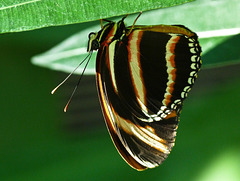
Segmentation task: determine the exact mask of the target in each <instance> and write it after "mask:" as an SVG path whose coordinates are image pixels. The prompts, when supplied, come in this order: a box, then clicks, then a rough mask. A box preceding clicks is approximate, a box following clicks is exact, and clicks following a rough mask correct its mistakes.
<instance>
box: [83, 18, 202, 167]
mask: <svg viewBox="0 0 240 181" xmlns="http://www.w3.org/2000/svg"><path fill="white" fill-rule="evenodd" d="M123 20H124V18H123V19H122V20H121V21H119V22H117V23H114V22H109V23H108V24H106V25H105V26H104V27H103V28H102V29H101V30H100V31H99V32H98V33H91V34H90V35H89V44H88V51H93V50H98V54H97V62H96V80H97V88H98V94H99V98H100V103H101V107H102V111H103V114H104V117H105V121H106V125H107V127H108V130H109V132H110V135H111V137H112V140H113V142H114V144H115V146H116V148H117V150H118V151H119V153H120V155H121V156H122V157H123V158H124V160H125V161H126V162H127V163H128V164H129V165H130V166H132V167H133V168H135V169H137V170H144V169H146V168H154V167H156V166H158V165H159V164H161V163H162V162H163V161H164V160H165V159H166V158H167V156H168V155H169V153H170V151H171V149H172V147H173V146H174V143H175V136H176V130H177V127H178V122H179V116H180V112H181V109H182V104H183V100H184V99H185V98H186V97H187V94H188V92H189V91H190V89H191V88H192V85H193V84H194V81H195V79H196V77H197V72H198V71H199V69H200V66H201V60H200V53H201V47H200V46H199V43H198V40H197V35H196V34H195V33H194V32H192V31H190V30H189V29H187V28H186V27H184V26H181V25H173V26H170V25H155V26H137V25H136V26H134V27H125V24H124V21H123Z"/></svg>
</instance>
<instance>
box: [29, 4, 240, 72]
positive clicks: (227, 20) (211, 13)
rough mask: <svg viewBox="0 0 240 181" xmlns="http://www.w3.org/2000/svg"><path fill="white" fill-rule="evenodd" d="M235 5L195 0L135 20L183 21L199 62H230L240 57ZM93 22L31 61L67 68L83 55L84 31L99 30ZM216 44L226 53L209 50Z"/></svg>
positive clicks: (239, 23)
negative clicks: (195, 40) (196, 44)
mask: <svg viewBox="0 0 240 181" xmlns="http://www.w3.org/2000/svg"><path fill="white" fill-rule="evenodd" d="M239 9H240V2H239V0H228V1H226V0H218V1H209V0H198V1H195V2H192V3H187V4H184V5H181V6H175V7H171V8H165V9H159V10H152V11H148V12H144V13H143V14H142V15H141V17H140V18H139V19H138V21H137V24H145V25H151V24H183V25H185V26H187V27H188V28H190V29H192V30H193V31H196V32H197V34H198V35H199V37H200V44H201V46H202V50H203V54H202V55H203V58H202V59H203V66H205V67H209V66H214V65H216V64H230V63H233V62H239V61H240V57H239V53H237V52H239V50H238V47H239V46H240V45H239V42H240V41H239V36H236V35H237V34H239V33H240V21H235V20H236V19H240V13H239ZM220 15H221V16H220ZM136 16H137V14H135V15H130V16H128V17H127V19H126V23H127V24H128V25H131V24H132V23H133V21H134V19H135V18H136ZM119 19H120V18H116V19H114V20H119ZM97 22H98V23H96V22H93V23H91V24H90V25H89V26H88V27H87V28H86V27H85V26H84V24H83V27H84V28H83V29H82V30H81V31H80V32H79V33H77V34H76V35H73V36H72V37H70V38H69V39H67V40H66V41H64V42H62V43H60V44H59V45H57V46H56V47H54V48H53V49H51V50H49V51H48V52H45V53H43V54H40V55H37V56H35V57H33V59H32V62H33V63H34V64H36V65H39V66H43V67H47V68H50V69H53V70H60V71H64V72H67V73H69V72H71V71H72V70H74V68H76V66H77V65H78V64H79V63H80V62H81V61H82V60H83V59H84V58H85V57H86V56H87V51H86V47H87V41H88V34H89V33H90V32H92V31H99V30H100V28H101V27H100V21H97ZM96 24H98V25H96ZM234 35H235V36H234ZM234 38H237V39H238V41H236V42H233V41H231V40H232V39H234ZM221 44H226V46H227V48H226V46H225V47H224V46H220V45H221ZM219 46H220V48H221V49H220V50H217V51H220V52H223V53H222V54H224V52H227V54H226V53H225V55H229V56H222V55H221V56H220V54H219V53H214V54H213V51H215V49H216V48H217V47H219ZM232 55H236V56H232ZM223 57H225V58H223ZM95 60H96V52H95V53H94V54H93V57H92V60H91V61H90V65H88V67H87V68H88V69H87V71H86V73H89V74H94V73H95ZM81 72H82V68H79V69H78V70H77V72H76V73H81Z"/></svg>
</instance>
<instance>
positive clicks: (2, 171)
mask: <svg viewBox="0 0 240 181" xmlns="http://www.w3.org/2000/svg"><path fill="white" fill-rule="evenodd" d="M80 26H81V25H70V26H62V27H52V28H45V29H41V30H35V31H29V32H22V33H14V34H3V35H1V36H0V55H1V60H0V69H1V70H0V83H1V88H0V100H1V104H0V114H1V121H0V180H1V181H20V180H22V181H28V180H29V181H38V180H39V181H42V180H44V181H48V180H49V181H75V180H76V181H77V180H151V181H154V180H169V181H175V180H176V181H186V180H190V181H214V180H217V181H220V180H224V181H226V180H228V181H239V180H240V172H239V170H240V131H239V130H240V118H239V115H238V113H239V112H238V111H239V108H240V93H239V91H240V78H239V77H240V71H239V70H240V64H234V65H229V66H222V67H216V68H211V69H203V70H202V71H201V72H200V73H199V78H198V80H197V82H196V84H195V86H194V88H193V90H192V92H191V93H190V96H189V97H190V98H189V99H187V100H186V101H185V106H184V107H183V111H182V115H181V121H180V125H179V129H178V134H177V139H176V146H175V147H174V149H173V151H172V153H171V154H170V156H169V158H168V159H167V160H166V161H165V162H164V163H163V164H162V165H160V166H159V167H158V168H155V169H151V170H147V171H144V172H137V171H135V170H133V169H132V168H130V167H129V166H128V165H127V164H126V163H125V162H124V161H123V160H122V158H121V157H120V156H119V154H118V153H117V151H116V149H115V148H114V145H113V144H112V141H111V139H110V137H109V135H108V132H107V129H106V127H105V125H104V120H103V117H102V114H101V110H100V105H99V103H98V98H97V92H96V87H95V77H94V76H84V77H83V80H82V83H81V85H80V88H79V90H78V91H77V94H76V95H75V96H74V98H73V101H72V104H71V105H70V107H69V111H68V112H67V113H63V111H62V110H63V107H64V105H65V104H66V102H67V100H68V97H69V96H70V94H71V92H72V89H73V88H74V85H75V84H76V82H77V79H78V76H73V77H72V78H71V79H70V80H69V81H68V82H67V83H66V85H64V86H62V87H61V88H60V89H59V91H58V92H57V93H56V94H55V95H51V94H50V92H51V90H52V89H53V88H54V87H55V86H56V85H57V84H58V83H59V82H60V81H61V80H62V79H63V78H65V76H66V74H63V73H59V72H56V71H51V70H48V69H45V68H40V67H37V66H34V65H32V64H31V63H30V58H31V57H32V56H34V55H36V54H39V53H42V52H44V51H47V50H48V49H50V48H51V47H53V46H54V45H56V44H57V43H60V42H61V41H63V40H64V39H66V38H67V37H69V36H70V35H72V34H73V33H76V32H78V30H79V28H80ZM239 47H240V36H239V35H235V36H232V37H231V38H229V39H227V40H226V41H224V42H222V43H221V44H220V45H219V46H217V47H215V48H214V49H212V50H211V51H210V52H208V53H207V54H205V55H204V56H203V57H202V59H203V64H204V62H205V61H208V60H211V59H216V57H217V58H218V59H227V58H228V57H229V60H240V56H239ZM229 48H231V50H232V49H233V48H234V51H231V52H233V53H231V54H229V55H228V54H227V52H228V50H229ZM92 61H95V60H92ZM219 62H221V61H219Z"/></svg>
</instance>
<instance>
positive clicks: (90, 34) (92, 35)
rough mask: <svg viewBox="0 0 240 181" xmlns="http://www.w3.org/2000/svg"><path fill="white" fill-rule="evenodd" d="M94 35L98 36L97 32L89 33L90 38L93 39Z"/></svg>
mask: <svg viewBox="0 0 240 181" xmlns="http://www.w3.org/2000/svg"><path fill="white" fill-rule="evenodd" d="M94 37H96V33H94V32H91V33H89V35H88V39H93V38H94Z"/></svg>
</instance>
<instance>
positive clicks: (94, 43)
mask: <svg viewBox="0 0 240 181" xmlns="http://www.w3.org/2000/svg"><path fill="white" fill-rule="evenodd" d="M97 35H98V33H94V32H91V33H90V34H89V35H88V48H87V51H88V52H90V51H93V50H98V49H99V47H100V43H99V39H98V38H97Z"/></svg>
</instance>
